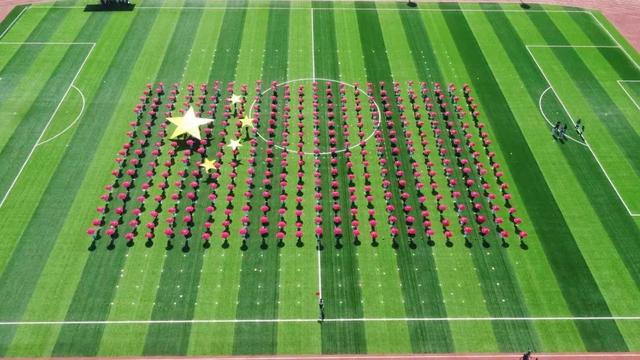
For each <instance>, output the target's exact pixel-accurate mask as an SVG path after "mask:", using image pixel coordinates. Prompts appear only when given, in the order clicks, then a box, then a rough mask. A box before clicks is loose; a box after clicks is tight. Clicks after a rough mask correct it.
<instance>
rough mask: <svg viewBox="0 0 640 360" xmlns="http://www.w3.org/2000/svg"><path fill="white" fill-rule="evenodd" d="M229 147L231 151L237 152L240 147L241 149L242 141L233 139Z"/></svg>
mask: <svg viewBox="0 0 640 360" xmlns="http://www.w3.org/2000/svg"><path fill="white" fill-rule="evenodd" d="M227 146H228V147H230V148H231V150H234V151H235V150H236V149H238V148H239V147H241V146H242V144H241V143H240V140H236V139H233V140H231V141H230V142H229V143H228V144H227Z"/></svg>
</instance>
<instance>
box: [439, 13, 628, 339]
mask: <svg viewBox="0 0 640 360" xmlns="http://www.w3.org/2000/svg"><path fill="white" fill-rule="evenodd" d="M445 16H446V17H448V21H449V22H450V25H451V26H450V30H451V31H452V33H453V34H454V38H456V39H457V42H456V45H457V47H458V49H459V51H460V54H461V56H463V58H465V60H467V61H466V62H465V66H466V67H467V71H468V73H469V75H471V76H472V77H473V78H479V79H483V80H484V81H477V82H476V83H475V88H476V89H475V90H476V91H477V92H478V93H480V94H483V95H484V99H485V100H484V101H482V105H483V108H484V112H485V113H486V114H487V115H486V118H488V119H489V121H490V122H491V123H492V125H493V129H494V132H495V133H496V136H497V139H498V141H500V143H501V144H502V145H503V147H507V148H510V149H513V150H515V151H514V153H513V156H511V157H509V158H507V163H508V165H509V168H510V169H511V172H512V176H513V178H514V179H515V180H516V182H518V183H520V184H525V183H527V184H529V186H527V187H523V186H521V187H519V189H520V193H521V196H522V199H523V200H524V203H525V204H526V206H527V208H528V210H529V214H530V216H531V220H532V222H533V226H534V228H535V230H536V232H537V233H538V235H539V238H540V241H541V242H542V245H543V247H544V248H545V252H546V254H547V257H548V259H549V261H550V263H551V266H552V267H553V269H554V272H555V274H556V276H557V278H558V280H559V284H560V286H561V287H562V290H563V293H564V295H565V299H566V300H567V302H568V303H569V306H570V308H571V310H572V311H573V312H574V314H575V315H578V316H589V315H591V316H593V315H594V310H595V311H596V313H597V314H610V312H609V309H608V307H607V305H606V302H605V301H604V298H603V297H602V294H601V293H600V290H599V288H598V286H597V284H596V283H595V280H594V279H593V275H592V274H591V272H590V270H589V268H588V266H587V264H586V262H585V260H584V258H583V257H582V256H581V253H580V250H579V248H578V246H577V244H576V241H575V239H574V238H573V235H572V234H571V232H570V230H569V228H568V225H567V223H566V221H565V219H564V217H563V215H562V213H561V211H560V209H559V208H558V205H557V203H556V201H555V199H554V198H553V196H552V194H551V191H550V189H549V187H548V184H547V182H546V180H545V179H544V175H543V174H542V172H541V170H540V168H539V167H538V166H534V165H536V162H535V160H534V157H533V154H532V153H531V150H530V149H529V147H528V145H527V143H526V140H525V139H524V136H523V135H522V132H521V130H520V129H519V127H515V126H513V125H514V124H516V121H515V119H514V117H513V114H512V113H511V110H510V109H509V108H508V106H507V102H506V99H505V98H504V95H503V94H502V92H501V91H500V90H499V89H500V88H499V86H498V84H497V82H496V80H495V78H494V77H493V74H492V73H491V70H490V69H489V67H488V64H487V63H486V60H485V58H484V57H480V56H478V55H479V54H481V50H480V48H479V46H478V44H477V42H476V41H475V39H474V38H470V37H469V34H471V31H470V29H469V27H468V25H467V23H466V20H464V19H460V16H462V15H461V14H456V13H447V14H445ZM516 149H517V150H516ZM560 239H562V240H560ZM576 284H579V285H576ZM585 293H588V294H591V295H592V299H595V300H596V301H595V302H591V301H590V302H589V303H585V302H583V299H584V294H585ZM587 314H589V315H587ZM604 316H607V315H604ZM593 325H594V326H595V327H601V329H602V330H603V331H602V334H612V337H613V338H612V339H613V340H614V341H615V340H616V339H617V340H620V341H622V338H621V336H620V333H619V331H618V329H617V328H616V327H615V324H614V323H613V322H598V323H596V324H593ZM622 344H624V342H623V341H622Z"/></svg>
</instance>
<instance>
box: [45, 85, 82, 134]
mask: <svg viewBox="0 0 640 360" xmlns="http://www.w3.org/2000/svg"><path fill="white" fill-rule="evenodd" d="M71 87H72V88H74V89H75V90H76V91H77V92H78V94H80V99H81V100H82V108H80V112H79V113H78V116H76V118H75V119H74V120H73V121H72V122H71V124H69V125H68V126H67V127H66V128H64V129H63V130H62V131H60V132H59V133H57V134H55V135H54V136H52V137H50V138H48V139H47V140H43V141H41V142H39V143H37V144H36V146H40V145H44V144H46V143H48V142H49V141H52V140H55V139H56V138H58V137H60V136H62V135H63V134H64V133H65V132H67V130H69V129H71V127H73V125H75V124H76V123H77V122H78V120H80V118H81V117H82V115H83V114H84V108H85V105H86V99H85V97H84V93H83V92H82V90H80V89H78V88H77V87H76V86H75V85H71Z"/></svg>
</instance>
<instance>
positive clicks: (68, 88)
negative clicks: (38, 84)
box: [0, 42, 96, 208]
mask: <svg viewBox="0 0 640 360" xmlns="http://www.w3.org/2000/svg"><path fill="white" fill-rule="evenodd" d="M2 44H13V43H5V42H0V45H2ZM62 44H64V45H89V44H90V45H91V49H89V52H88V53H87V55H86V56H85V58H84V60H83V61H82V64H80V67H79V68H78V71H77V72H76V74H75V76H74V77H73V79H71V82H70V83H69V86H68V87H67V90H66V91H65V93H64V95H62V98H60V102H59V103H58V106H56V108H55V110H53V113H52V114H51V117H49V120H48V121H47V122H46V124H45V125H44V127H43V128H42V132H41V133H40V136H38V139H36V142H35V143H34V144H33V147H32V148H31V151H29V154H28V155H27V158H26V159H25V160H24V163H22V166H21V167H20V170H18V173H17V174H16V176H15V177H14V178H13V181H12V182H11V185H9V188H8V189H7V192H6V193H5V194H4V196H3V197H2V200H0V208H2V206H3V205H4V203H5V201H6V200H7V198H8V197H9V194H11V190H13V187H14V186H15V185H16V183H17V182H18V179H19V178H20V175H21V174H22V172H23V171H24V169H25V168H26V167H27V164H28V163H29V160H30V159H31V156H33V153H34V152H35V150H36V148H37V147H38V145H39V143H40V141H41V140H42V137H43V136H44V134H45V133H46V132H47V129H48V128H49V125H51V122H52V121H53V118H55V116H56V114H57V113H58V111H59V110H60V108H61V107H62V103H64V100H65V99H66V98H67V96H68V95H69V91H70V90H71V88H72V87H75V86H74V83H75V81H76V80H77V79H78V76H79V75H80V72H82V69H83V68H84V66H85V64H86V63H87V60H88V59H89V56H91V53H92V52H93V49H95V47H96V43H62ZM22 45H61V43H46V42H45V43H29V42H25V43H22Z"/></svg>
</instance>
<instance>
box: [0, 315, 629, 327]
mask: <svg viewBox="0 0 640 360" xmlns="http://www.w3.org/2000/svg"><path fill="white" fill-rule="evenodd" d="M324 321H325V322H441V321H447V322H449V321H456V322H466V321H470V322H484V321H546V322H549V321H640V316H540V317H535V316H534V317H397V318H340V319H331V318H329V319H324ZM315 322H318V319H315V318H314V319H311V318H299V319H184V320H61V321H2V322H0V326H17V325H28V326H48V325H145V324H236V323H315Z"/></svg>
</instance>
